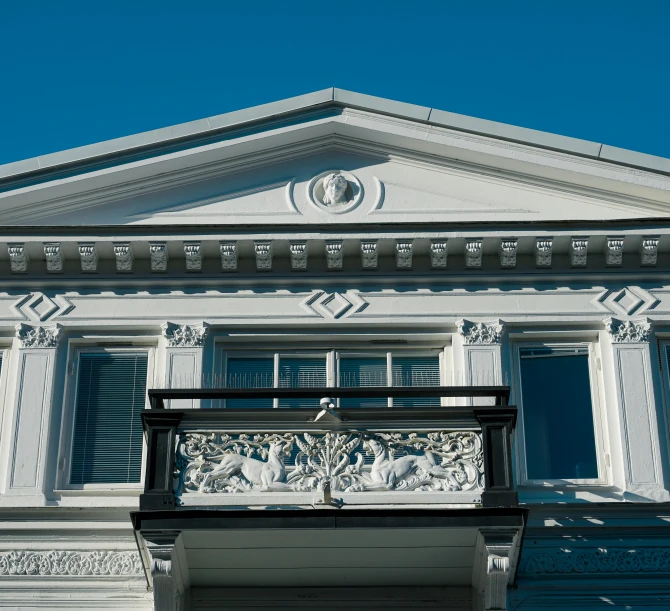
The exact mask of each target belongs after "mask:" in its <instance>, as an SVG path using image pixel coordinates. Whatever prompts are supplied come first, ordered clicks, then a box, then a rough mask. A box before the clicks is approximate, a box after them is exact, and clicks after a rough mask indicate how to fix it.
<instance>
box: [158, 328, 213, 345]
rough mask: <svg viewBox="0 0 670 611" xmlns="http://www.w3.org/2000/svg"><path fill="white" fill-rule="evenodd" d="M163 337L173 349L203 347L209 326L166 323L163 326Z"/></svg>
mask: <svg viewBox="0 0 670 611" xmlns="http://www.w3.org/2000/svg"><path fill="white" fill-rule="evenodd" d="M161 330H162V332H163V337H165V339H166V340H167V343H168V346H170V347H171V348H193V347H202V346H203V345H204V344H205V339H206V338H207V333H208V331H209V325H207V324H206V323H204V322H203V323H201V324H199V325H176V324H174V323H171V322H166V323H163V324H162V325H161Z"/></svg>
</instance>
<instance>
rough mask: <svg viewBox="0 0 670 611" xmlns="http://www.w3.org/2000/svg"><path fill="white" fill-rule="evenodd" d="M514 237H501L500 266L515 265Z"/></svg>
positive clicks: (515, 242)
mask: <svg viewBox="0 0 670 611" xmlns="http://www.w3.org/2000/svg"><path fill="white" fill-rule="evenodd" d="M517 246H518V240H517V239H516V238H503V239H502V240H501V241H500V267H516V251H517Z"/></svg>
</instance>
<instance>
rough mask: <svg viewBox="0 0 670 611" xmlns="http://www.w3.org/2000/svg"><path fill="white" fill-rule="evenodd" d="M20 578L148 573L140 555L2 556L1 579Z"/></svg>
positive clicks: (54, 553) (56, 552) (60, 553)
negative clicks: (23, 576)
mask: <svg viewBox="0 0 670 611" xmlns="http://www.w3.org/2000/svg"><path fill="white" fill-rule="evenodd" d="M19 575H36V576H47V575H53V576H70V577H96V576H110V577H114V576H119V577H141V576H143V575H144V569H143V567H142V561H141V560H140V555H139V554H138V553H137V552H136V551H122V552H109V551H96V552H78V551H61V550H51V551H46V550H44V551H43V550H39V551H10V552H0V577H13V576H19Z"/></svg>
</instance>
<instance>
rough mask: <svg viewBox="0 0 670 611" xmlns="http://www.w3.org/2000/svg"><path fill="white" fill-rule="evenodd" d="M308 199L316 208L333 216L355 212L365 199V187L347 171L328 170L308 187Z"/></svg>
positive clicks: (313, 179) (316, 177)
mask: <svg viewBox="0 0 670 611" xmlns="http://www.w3.org/2000/svg"><path fill="white" fill-rule="evenodd" d="M307 198H308V199H309V201H311V202H312V203H313V204H314V205H315V206H317V207H319V208H321V209H322V210H327V211H328V212H331V213H332V214H341V213H342V212H348V211H349V210H353V209H354V208H355V207H356V206H358V204H360V203H361V200H362V199H363V186H362V185H361V183H360V181H359V180H358V178H356V177H355V176H354V175H353V174H352V173H351V172H346V171H345V170H328V171H327V172H322V173H321V174H319V175H318V176H315V177H314V178H312V180H311V181H310V183H309V185H307Z"/></svg>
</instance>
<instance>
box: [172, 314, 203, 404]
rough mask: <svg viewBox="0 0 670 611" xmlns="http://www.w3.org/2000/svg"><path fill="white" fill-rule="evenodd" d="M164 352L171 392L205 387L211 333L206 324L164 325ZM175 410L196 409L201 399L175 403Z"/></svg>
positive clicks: (177, 400)
mask: <svg viewBox="0 0 670 611" xmlns="http://www.w3.org/2000/svg"><path fill="white" fill-rule="evenodd" d="M161 330H162V331H163V337H164V338H165V341H166V348H165V385H166V386H167V387H168V388H199V387H200V386H201V385H202V370H203V356H204V350H205V341H206V340H207V335H208V332H209V326H208V325H207V324H206V323H204V322H203V323H199V324H197V325H178V324H174V323H171V322H166V323H164V324H163V325H161ZM170 407H171V408H172V409H196V408H199V407H200V401H199V400H198V399H173V400H171V401H170Z"/></svg>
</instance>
